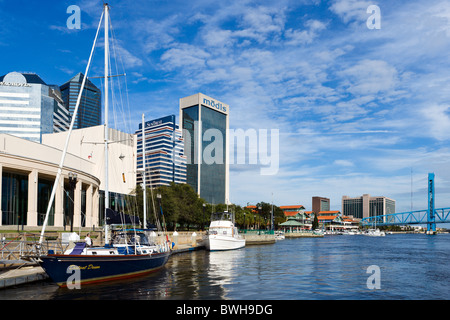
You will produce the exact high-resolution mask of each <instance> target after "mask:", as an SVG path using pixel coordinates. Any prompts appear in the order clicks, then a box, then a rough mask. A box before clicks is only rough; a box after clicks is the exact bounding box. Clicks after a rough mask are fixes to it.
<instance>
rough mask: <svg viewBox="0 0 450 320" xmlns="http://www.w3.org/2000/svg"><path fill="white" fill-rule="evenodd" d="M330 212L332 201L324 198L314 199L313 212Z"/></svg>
mask: <svg viewBox="0 0 450 320" xmlns="http://www.w3.org/2000/svg"><path fill="white" fill-rule="evenodd" d="M328 210H330V199H328V198H324V197H312V211H313V212H316V213H317V212H320V211H328Z"/></svg>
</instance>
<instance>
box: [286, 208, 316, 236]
mask: <svg viewBox="0 0 450 320" xmlns="http://www.w3.org/2000/svg"><path fill="white" fill-rule="evenodd" d="M285 207H291V206H285ZM301 207H303V206H301ZM280 208H281V207H280ZM287 210H289V209H287ZM285 216H286V221H285V222H283V223H280V227H281V228H283V229H284V231H285V232H294V231H296V232H298V231H301V230H311V228H312V220H311V216H310V215H308V214H307V213H306V212H305V211H304V210H302V209H301V210H299V211H288V212H287V214H285Z"/></svg>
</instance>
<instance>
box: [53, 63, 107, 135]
mask: <svg viewBox="0 0 450 320" xmlns="http://www.w3.org/2000/svg"><path fill="white" fill-rule="evenodd" d="M83 78H84V74H82V73H81V72H80V73H78V74H77V75H76V76H75V77H73V78H72V79H70V80H69V81H67V82H66V83H64V84H63V85H62V86H61V87H60V88H61V94H62V98H63V100H64V103H65V104H66V106H67V108H68V109H69V112H70V116H72V115H73V113H74V110H75V105H76V103H77V99H78V94H79V92H80V88H81V83H82V82H83ZM101 96H102V95H101V91H100V89H99V88H97V87H96V86H95V85H94V84H93V83H92V82H91V81H89V79H87V80H86V84H85V88H84V90H83V95H82V96H81V101H80V106H79V108H78V115H77V118H76V119H75V123H74V127H73V128H74V129H81V128H87V127H93V126H98V125H100V124H101V121H102V102H101V101H102V100H101Z"/></svg>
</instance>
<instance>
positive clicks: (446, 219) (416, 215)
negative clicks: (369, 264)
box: [360, 173, 450, 234]
mask: <svg viewBox="0 0 450 320" xmlns="http://www.w3.org/2000/svg"><path fill="white" fill-rule="evenodd" d="M436 223H450V208H440V209H436V208H435V207H434V173H429V174H428V209H426V210H417V211H409V212H402V213H393V214H386V215H380V216H372V217H367V218H363V219H362V220H361V221H360V224H361V225H362V226H373V225H376V226H389V225H405V224H408V225H409V224H426V225H427V233H428V234H434V233H436Z"/></svg>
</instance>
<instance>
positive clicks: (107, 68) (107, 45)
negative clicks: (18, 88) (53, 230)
mask: <svg viewBox="0 0 450 320" xmlns="http://www.w3.org/2000/svg"><path fill="white" fill-rule="evenodd" d="M104 7H105V90H104V91H105V244H108V243H109V240H108V235H107V234H108V232H107V224H106V209H108V208H109V181H108V175H109V172H108V170H109V169H108V140H109V128H108V102H109V101H108V95H109V94H108V80H109V79H108V74H109V65H108V62H109V30H108V27H109V7H108V4H107V3H105V5H104Z"/></svg>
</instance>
